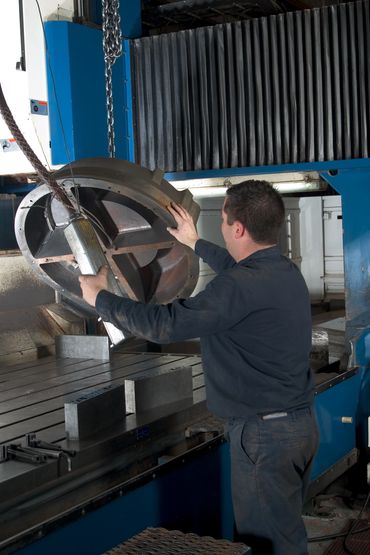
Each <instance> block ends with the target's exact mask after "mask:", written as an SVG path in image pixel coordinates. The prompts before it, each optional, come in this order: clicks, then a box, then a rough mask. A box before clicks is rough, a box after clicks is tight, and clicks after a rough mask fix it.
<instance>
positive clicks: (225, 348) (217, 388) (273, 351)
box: [96, 239, 312, 418]
mask: <svg viewBox="0 0 370 555" xmlns="http://www.w3.org/2000/svg"><path fill="white" fill-rule="evenodd" d="M195 252H196V253H197V254H198V255H199V256H200V257H201V258H202V259H203V260H204V261H205V262H206V263H207V264H209V266H210V267H211V268H212V269H213V270H214V271H215V272H216V273H217V275H216V277H215V278H214V279H213V280H212V281H211V282H210V283H209V284H208V285H207V287H206V288H205V290H204V291H201V292H200V293H198V295H196V296H194V297H190V298H189V299H179V300H176V301H174V302H172V303H170V304H168V305H150V304H148V305H147V304H144V303H139V302H136V301H132V300H130V299H126V298H121V297H117V296H116V295H113V294H112V293H109V292H108V291H101V292H100V293H99V295H98V297H97V300H96V309H97V311H98V313H99V314H100V316H101V317H102V318H103V320H105V321H109V322H112V323H113V324H114V325H115V326H117V327H120V328H125V329H127V330H129V331H130V332H131V333H132V334H133V335H137V336H140V337H144V338H145V339H147V340H149V341H154V342H156V343H170V342H173V341H181V340H185V339H191V338H194V337H200V341H201V349H202V360H203V368H204V372H205V379H206V390H207V402H208V406H209V409H210V410H211V411H212V412H214V413H215V414H217V415H218V416H220V417H223V418H232V417H236V418H247V417H248V416H250V415H253V414H264V413H271V412H277V411H282V410H284V411H290V410H294V409H297V408H300V407H305V406H308V405H310V404H311V402H312V378H311V372H310V369H309V353H310V348H311V311H310V300H309V294H308V290H307V287H306V284H305V281H304V279H303V277H302V275H301V273H300V271H299V270H298V268H297V267H296V266H295V265H294V264H293V262H291V261H290V260H289V259H287V258H286V257H285V256H282V255H281V253H280V250H279V248H278V247H269V248H267V249H262V250H259V251H257V252H255V253H253V254H252V255H250V256H248V257H247V258H245V259H244V260H241V261H240V262H238V263H236V262H235V260H234V259H233V258H232V257H231V256H230V255H229V253H228V252H227V250H226V249H223V248H221V247H218V246H217V245H214V244H212V243H209V242H207V241H204V240H202V239H200V240H199V241H197V243H196V248H195Z"/></svg>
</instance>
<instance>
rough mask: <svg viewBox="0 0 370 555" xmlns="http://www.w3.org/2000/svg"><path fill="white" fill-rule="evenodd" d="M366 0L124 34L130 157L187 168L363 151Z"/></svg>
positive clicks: (368, 58) (368, 94) (369, 146)
mask: <svg viewBox="0 0 370 555" xmlns="http://www.w3.org/2000/svg"><path fill="white" fill-rule="evenodd" d="M369 36H370V8H369V2H368V1H362V2H355V3H347V4H342V5H336V6H330V7H326V8H318V9H313V10H305V11H297V12H291V13H286V14H280V15H276V16H270V17H265V18H260V19H251V20H247V21H241V22H237V23H229V24H225V25H217V26H214V27H204V28H198V29H192V30H187V31H181V32H178V33H170V34H167V35H158V36H153V37H145V38H142V39H137V40H134V41H132V47H133V48H132V61H133V80H134V100H135V126H136V141H135V142H136V161H137V162H138V163H139V164H141V165H143V166H146V167H148V168H151V169H153V168H155V167H160V168H162V169H164V170H165V171H189V170H199V169H219V168H233V167H243V166H260V165H275V164H288V163H297V162H313V161H322V160H340V159H351V158H366V157H369V152H370V139H369V125H370V49H369Z"/></svg>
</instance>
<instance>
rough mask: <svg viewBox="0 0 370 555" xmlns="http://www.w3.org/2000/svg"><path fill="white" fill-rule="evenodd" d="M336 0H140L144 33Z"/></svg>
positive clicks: (237, 18)
mask: <svg viewBox="0 0 370 555" xmlns="http://www.w3.org/2000/svg"><path fill="white" fill-rule="evenodd" d="M340 3H343V1H342V2H340V1H338V0H237V1H235V0H175V1H173V0H143V10H142V23H143V30H144V34H146V35H153V34H161V33H169V32H172V31H179V30H183V29H194V28H196V27H204V26H207V25H217V24H219V23H229V22H233V21H241V20H243V19H252V18H256V17H264V16H268V15H277V14H279V13H285V12H291V11H296V10H305V9H310V8H315V7H317V8H321V7H323V6H329V5H333V4H340Z"/></svg>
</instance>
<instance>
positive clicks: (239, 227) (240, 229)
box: [234, 220, 247, 239]
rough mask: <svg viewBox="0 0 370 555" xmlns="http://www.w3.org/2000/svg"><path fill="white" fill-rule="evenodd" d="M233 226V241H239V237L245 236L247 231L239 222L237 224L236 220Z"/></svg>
mask: <svg viewBox="0 0 370 555" xmlns="http://www.w3.org/2000/svg"><path fill="white" fill-rule="evenodd" d="M234 226H235V227H234V234H235V239H240V237H243V236H244V235H245V233H246V231H247V230H246V229H245V226H244V225H243V224H242V223H241V222H238V220H235V222H234Z"/></svg>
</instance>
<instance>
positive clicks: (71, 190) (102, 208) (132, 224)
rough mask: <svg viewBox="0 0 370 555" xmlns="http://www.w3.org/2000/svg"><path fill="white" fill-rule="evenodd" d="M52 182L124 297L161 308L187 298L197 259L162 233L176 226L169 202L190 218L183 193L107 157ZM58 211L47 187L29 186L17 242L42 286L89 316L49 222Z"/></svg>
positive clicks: (156, 175)
mask: <svg viewBox="0 0 370 555" xmlns="http://www.w3.org/2000/svg"><path fill="white" fill-rule="evenodd" d="M55 177H56V179H57V182H58V184H60V185H61V186H63V187H64V188H65V190H66V191H67V193H68V194H69V195H73V196H74V197H75V198H76V199H77V200H78V202H79V205H80V207H81V210H82V213H83V214H84V215H85V216H87V217H88V218H89V219H90V221H91V222H92V224H93V226H94V228H95V231H96V233H97V235H98V238H99V241H100V243H101V245H102V247H103V250H104V252H105V255H106V257H107V260H108V262H109V264H110V266H111V268H112V270H113V272H114V274H115V275H116V277H117V279H118V280H119V282H120V285H121V287H122V289H123V290H124V291H125V292H126V294H127V295H128V296H129V297H130V298H132V299H135V300H138V301H143V302H150V303H167V302H170V301H172V300H173V299H175V298H176V297H186V296H189V295H190V293H191V292H192V291H193V289H194V287H195V285H196V283H197V279H198V274H199V265H198V259H197V257H196V255H195V254H194V253H193V251H192V250H191V249H189V248H188V247H185V246H183V245H181V244H180V243H179V242H177V241H176V240H175V239H174V238H173V237H172V235H170V234H169V233H168V231H167V229H166V228H167V227H168V226H174V225H175V222H174V220H173V218H172V216H171V215H170V213H169V212H168V210H167V208H166V207H167V206H168V205H169V203H170V202H171V201H174V202H176V203H178V204H180V205H182V206H183V207H184V208H186V209H187V210H188V211H189V212H190V214H191V215H192V216H193V219H194V221H196V220H197V218H198V214H199V207H198V205H197V204H196V203H195V202H194V201H193V200H192V195H191V194H190V192H189V191H181V192H180V191H177V190H176V189H174V188H173V187H172V186H171V185H170V184H169V183H168V182H167V181H165V180H164V179H162V173H161V172H158V171H156V172H151V171H149V170H146V169H144V168H142V167H140V166H137V165H136V164H132V163H130V162H127V161H123V160H115V159H106V158H92V159H86V160H80V161H78V162H74V163H72V164H71V165H68V166H65V167H64V168H62V169H61V170H60V171H58V172H57V173H56V174H55ZM57 209H58V207H57V202H56V201H55V199H53V198H52V194H51V192H50V190H49V189H48V187H47V186H46V185H42V186H39V187H37V188H35V189H34V190H33V191H32V192H31V193H29V194H28V195H27V196H26V197H25V198H24V200H23V201H22V203H21V205H20V206H19V209H18V212H17V215H16V219H15V230H16V237H17V241H18V244H19V247H20V249H21V251H22V253H23V255H24V256H25V257H26V259H27V260H28V261H29V263H30V264H31V265H32V267H33V268H34V270H35V272H36V273H37V274H38V275H39V277H40V278H41V279H42V280H43V281H44V282H46V283H47V284H48V285H50V286H51V287H53V288H54V289H56V290H57V291H60V292H62V294H63V296H64V297H67V298H68V299H69V300H70V301H72V303H73V304H76V305H77V306H79V307H82V308H84V309H86V310H87V311H88V312H91V308H90V307H89V306H88V305H87V304H86V303H85V302H84V301H83V299H82V297H81V290H80V287H79V282H78V276H79V275H80V270H79V267H78V264H77V263H76V260H75V258H74V255H73V254H72V251H71V249H70V247H69V245H68V243H67V241H66V238H65V235H64V231H63V226H61V227H55V226H54V225H52V224H53V221H54V220H55V214H56V213H57Z"/></svg>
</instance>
